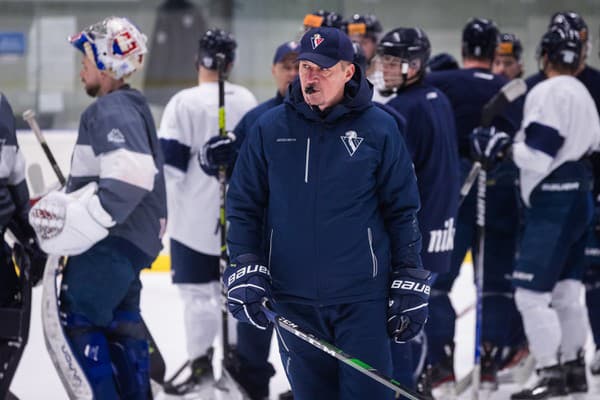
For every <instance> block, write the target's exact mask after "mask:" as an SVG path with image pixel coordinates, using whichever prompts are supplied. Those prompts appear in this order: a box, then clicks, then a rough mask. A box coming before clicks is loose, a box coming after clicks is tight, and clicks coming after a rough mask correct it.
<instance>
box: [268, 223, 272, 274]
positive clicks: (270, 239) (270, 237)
mask: <svg viewBox="0 0 600 400" xmlns="http://www.w3.org/2000/svg"><path fill="white" fill-rule="evenodd" d="M272 252H273V228H271V234H270V235H269V260H268V264H267V265H268V266H269V268H271V253H272Z"/></svg>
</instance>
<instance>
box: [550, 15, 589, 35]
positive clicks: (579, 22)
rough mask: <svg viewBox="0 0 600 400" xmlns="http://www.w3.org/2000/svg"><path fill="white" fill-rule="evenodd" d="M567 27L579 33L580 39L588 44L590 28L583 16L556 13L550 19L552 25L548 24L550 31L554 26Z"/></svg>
mask: <svg viewBox="0 0 600 400" xmlns="http://www.w3.org/2000/svg"><path fill="white" fill-rule="evenodd" d="M556 25H560V26H563V27H564V25H566V26H567V27H568V28H570V29H573V30H575V31H577V33H578V34H579V39H580V40H581V41H582V42H587V40H588V26H587V24H586V23H585V21H584V20H583V18H582V17H581V15H579V14H577V13H576V12H574V11H559V12H557V13H554V15H552V17H551V18H550V23H549V24H548V29H550V28H552V27H553V26H556Z"/></svg>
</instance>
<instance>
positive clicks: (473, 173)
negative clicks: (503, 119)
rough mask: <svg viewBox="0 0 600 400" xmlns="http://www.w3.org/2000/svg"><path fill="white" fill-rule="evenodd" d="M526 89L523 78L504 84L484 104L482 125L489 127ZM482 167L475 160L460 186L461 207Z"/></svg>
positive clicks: (459, 202)
mask: <svg viewBox="0 0 600 400" xmlns="http://www.w3.org/2000/svg"><path fill="white" fill-rule="evenodd" d="M526 91H527V84H526V83H525V81H524V80H523V79H521V78H518V79H513V80H512V81H510V82H508V83H507V84H506V85H504V86H502V87H501V88H500V90H499V91H498V93H496V94H495V95H494V97H492V98H491V99H490V100H489V101H488V102H487V103H485V105H484V106H483V109H482V110H481V126H483V127H489V126H490V125H491V124H492V121H493V120H494V118H495V117H496V116H498V115H500V114H501V113H502V112H503V111H504V110H505V109H506V107H507V106H508V105H509V104H511V103H512V102H513V101H515V100H516V99H518V98H519V97H520V96H522V95H524V94H525V92H526ZM480 169H481V164H480V163H479V162H474V163H473V166H472V167H471V170H470V171H469V174H468V175H467V178H466V179H465V182H464V183H463V185H462V187H461V188H460V199H459V201H458V205H459V207H460V205H461V204H462V202H463V201H464V200H465V197H467V195H468V194H469V192H470V191H471V187H472V186H473V184H474V183H475V179H476V178H477V175H478V174H479V170H480Z"/></svg>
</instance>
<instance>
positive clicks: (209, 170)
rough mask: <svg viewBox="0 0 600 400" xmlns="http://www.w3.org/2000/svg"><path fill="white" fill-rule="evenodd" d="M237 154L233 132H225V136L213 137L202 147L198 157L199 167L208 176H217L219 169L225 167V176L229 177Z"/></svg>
mask: <svg viewBox="0 0 600 400" xmlns="http://www.w3.org/2000/svg"><path fill="white" fill-rule="evenodd" d="M237 153H238V147H237V143H236V137H235V135H234V134H233V132H227V136H220V135H217V136H213V137H211V138H210V139H208V141H207V142H206V143H205V144H204V146H203V147H202V151H201V152H200V156H199V161H200V167H201V168H202V170H203V171H204V172H205V173H206V174H207V175H210V176H217V175H218V174H219V168H220V167H225V168H227V176H231V171H233V165H234V164H235V160H236V159H237Z"/></svg>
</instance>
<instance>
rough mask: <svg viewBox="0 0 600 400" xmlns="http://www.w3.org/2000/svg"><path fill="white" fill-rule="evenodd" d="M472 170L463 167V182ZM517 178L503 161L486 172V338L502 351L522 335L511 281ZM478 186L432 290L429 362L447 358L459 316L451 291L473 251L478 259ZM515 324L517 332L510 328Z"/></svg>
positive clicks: (463, 210)
mask: <svg viewBox="0 0 600 400" xmlns="http://www.w3.org/2000/svg"><path fill="white" fill-rule="evenodd" d="M468 166H469V165H467V164H464V165H463V171H462V173H463V179H464V177H465V176H466V172H468ZM515 178H516V169H515V167H514V164H507V163H503V164H501V165H500V166H499V167H498V169H496V170H494V171H493V172H491V173H489V174H488V182H487V187H486V198H487V204H486V221H485V222H486V226H485V239H486V240H485V252H484V271H485V272H484V282H483V293H484V298H483V310H484V316H483V326H482V340H483V341H484V342H486V341H487V342H491V343H493V344H495V345H497V346H499V347H503V346H505V345H509V344H511V342H512V341H513V340H514V339H511V336H514V335H513V333H512V332H513V331H517V332H520V331H522V328H521V320H520V315H519V312H518V311H517V309H516V306H515V303H514V298H513V288H512V285H511V281H510V275H511V274H512V271H513V269H514V265H515V253H516V245H517V240H518V233H519V199H518V191H517V187H516V186H515ZM476 186H477V185H473V188H472V189H471V192H470V193H469V195H468V196H467V198H466V199H465V201H464V202H463V204H462V206H461V207H460V209H459V212H458V221H457V226H456V235H455V238H454V252H453V253H452V261H451V265H450V272H448V273H447V274H440V275H439V276H438V278H437V280H436V281H435V283H434V284H433V286H432V296H431V298H430V300H429V319H428V322H427V325H426V326H425V330H426V333H427V339H428V341H427V342H428V346H429V349H428V359H429V362H430V363H431V364H436V363H438V362H439V361H440V360H441V359H442V358H443V357H444V356H445V352H444V346H445V345H448V344H451V343H452V342H453V341H454V332H455V323H456V313H455V311H454V310H453V308H452V304H451V303H450V299H449V298H448V293H449V292H450V290H451V289H452V285H453V284H454V281H455V280H456V278H457V277H458V275H459V272H460V267H461V265H462V262H463V260H464V257H465V255H466V253H467V251H468V250H469V249H471V250H472V255H473V260H475V259H476V255H477V235H476V233H475V232H476V219H475V218H476V212H475V211H476ZM425 267H427V266H425ZM486 310H493V312H486ZM513 326H514V329H513V328H510V329H507V327H513Z"/></svg>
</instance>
